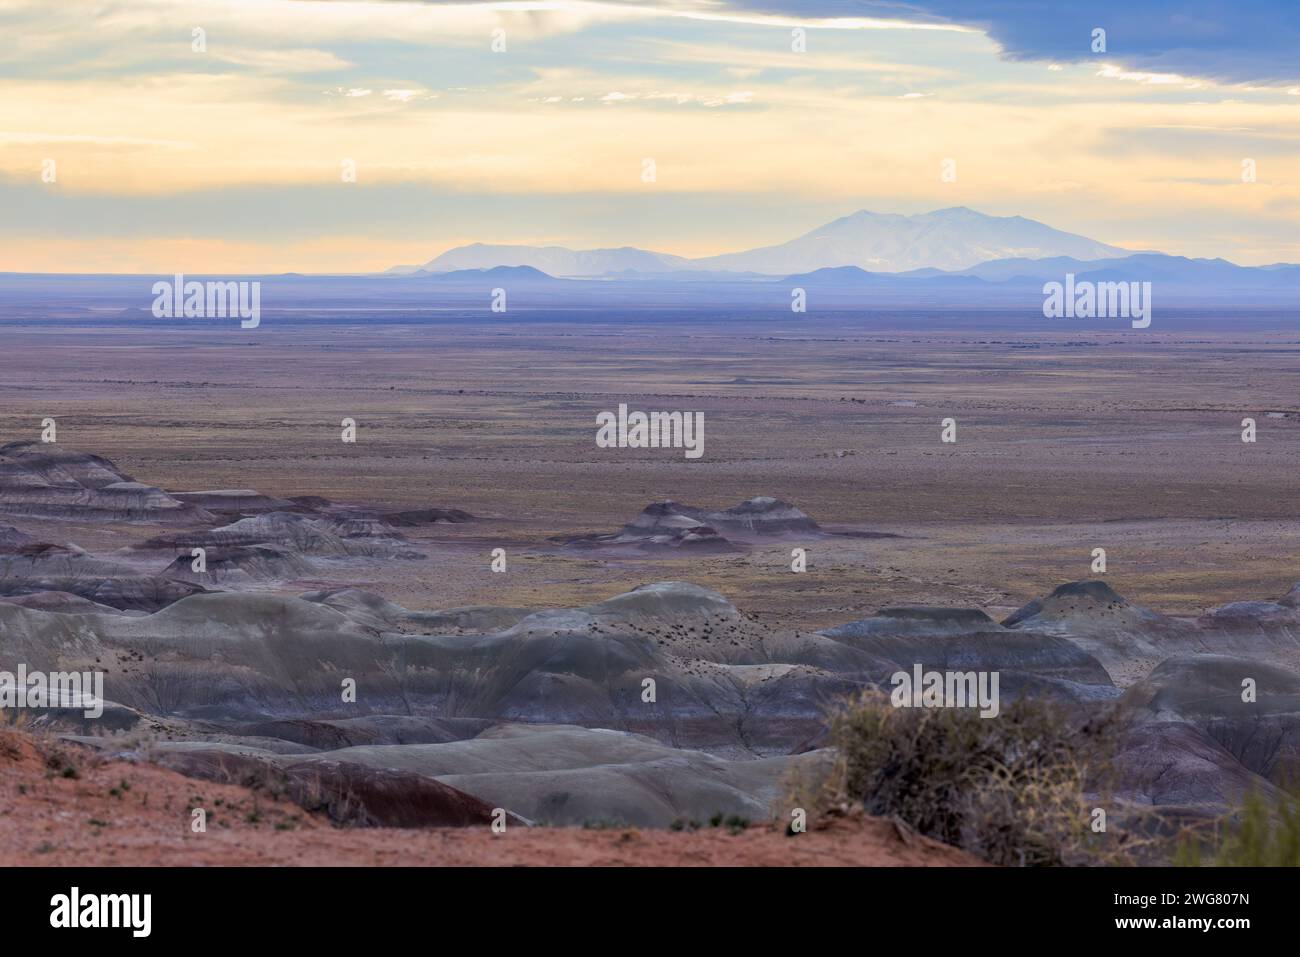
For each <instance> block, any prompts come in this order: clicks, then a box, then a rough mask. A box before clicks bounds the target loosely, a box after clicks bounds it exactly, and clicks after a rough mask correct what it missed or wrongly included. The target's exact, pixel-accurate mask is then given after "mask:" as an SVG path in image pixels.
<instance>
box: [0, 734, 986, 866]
mask: <svg viewBox="0 0 1300 957" xmlns="http://www.w3.org/2000/svg"><path fill="white" fill-rule="evenodd" d="M196 806H201V807H203V808H205V809H206V811H207V831H206V832H205V833H201V834H196V833H193V832H192V831H191V829H190V824H191V809H192V808H194V807H196ZM0 861H3V862H4V863H5V864H6V865H11V866H12V865H27V866H39V865H48V866H57V865H78V866H88V865H89V866H97V865H321V866H335V865H406V866H413V865H433V866H473V865H486V866H519V865H536V866H664V865H688V866H718V865H722V866H810V865H831V866H834V865H840V866H869V867H881V866H945V867H952V866H957V867H960V866H974V865H978V864H979V862H978V861H976V860H975V859H974V858H972V857H970V856H969V855H967V854H965V853H964V852H962V851H959V850H957V849H956V848H952V847H948V846H946V845H944V844H939V843H937V842H935V841H931V840H929V839H927V838H924V837H921V836H919V835H915V834H909V833H907V832H906V831H904V830H902V829H900V828H899V827H896V826H895V825H893V824H891V823H890V822H888V821H884V820H881V819H878V818H868V817H858V818H853V817H847V818H841V819H838V820H835V821H833V822H832V823H831V824H829V825H828V826H825V827H818V828H814V829H812V830H810V831H809V832H808V833H806V834H800V835H797V836H793V837H790V836H786V835H785V834H784V833H783V832H782V831H780V830H778V829H776V828H775V827H768V826H763V827H752V828H749V829H747V830H744V831H740V832H739V833H734V834H733V833H731V832H730V831H728V830H727V829H725V828H713V829H709V830H701V831H695V832H675V831H655V830H639V829H635V828H614V829H603V830H588V829H584V828H571V827H566V828H526V827H518V826H514V827H509V828H508V829H507V831H506V832H505V833H504V834H493V833H492V832H491V830H490V829H489V828H487V827H472V828H428V829H394V828H353V829H345V828H338V827H335V826H333V825H332V824H331V823H330V822H329V821H328V819H326V818H324V817H318V816H314V815H311V814H308V813H307V812H305V811H304V810H303V809H302V808H300V807H298V806H296V805H293V804H289V803H287V802H284V801H276V800H272V799H270V798H268V797H267V796H265V795H261V794H257V793H255V792H253V791H250V790H249V789H247V788H243V787H238V786H235V785H221V784H213V783H211V782H209V781H200V780H196V779H193V778H187V777H184V776H182V775H180V774H177V773H175V772H173V771H168V770H165V769H163V768H158V767H154V766H151V765H148V764H134V763H129V762H124V761H103V760H100V759H99V758H97V757H96V756H95V755H93V754H92V753H90V752H89V751H86V750H85V749H82V748H79V747H76V746H71V745H62V744H57V743H55V742H52V741H50V740H48V739H44V738H37V737H33V736H31V735H28V734H24V733H21V732H15V731H0Z"/></svg>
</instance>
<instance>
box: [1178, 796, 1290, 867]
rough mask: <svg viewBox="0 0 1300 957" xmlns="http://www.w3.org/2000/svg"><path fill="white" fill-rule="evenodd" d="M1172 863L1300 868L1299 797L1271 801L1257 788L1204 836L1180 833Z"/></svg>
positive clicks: (1189, 865) (1187, 865)
mask: <svg viewBox="0 0 1300 957" xmlns="http://www.w3.org/2000/svg"><path fill="white" fill-rule="evenodd" d="M1176 863H1178V864H1181V865H1183V866H1186V867H1200V866H1202V865H1213V866H1216V867H1300V798H1297V797H1296V796H1295V794H1287V795H1284V796H1283V797H1282V798H1281V799H1280V800H1273V799H1270V798H1269V797H1267V796H1265V795H1264V794H1262V793H1260V792H1258V791H1252V792H1251V793H1249V794H1247V795H1246V798H1245V800H1244V801H1243V802H1242V805H1241V807H1240V808H1239V809H1238V810H1237V811H1236V812H1234V813H1233V814H1231V815H1229V816H1228V817H1227V818H1225V819H1224V820H1222V821H1219V822H1216V824H1215V826H1214V828H1213V830H1212V832H1211V833H1210V834H1209V835H1206V834H1205V833H1203V832H1197V831H1195V830H1192V829H1189V830H1188V831H1185V832H1184V833H1183V835H1182V840H1181V841H1180V843H1179V848H1178V855H1177V858H1176Z"/></svg>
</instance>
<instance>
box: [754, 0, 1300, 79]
mask: <svg viewBox="0 0 1300 957" xmlns="http://www.w3.org/2000/svg"><path fill="white" fill-rule="evenodd" d="M731 8H732V9H734V10H737V11H739V10H744V11H748V12H752V13H756V14H780V15H786V16H794V17H806V18H827V17H832V18H833V17H845V18H847V17H882V18H884V17H887V18H890V19H893V20H909V21H913V22H916V23H924V24H929V25H934V24H936V23H948V24H953V25H961V26H965V27H972V28H976V29H979V30H982V31H984V32H985V33H987V34H988V35H989V36H990V37H991V38H992V39H993V40H994V41H996V42H997V43H998V45H999V46H1000V47H1001V49H1002V53H1003V55H1004V56H1006V57H1007V58H1009V59H1013V60H1050V61H1053V62H1079V61H1084V60H1090V59H1093V58H1094V57H1095V56H1096V54H1094V53H1093V52H1092V31H1093V30H1094V29H1095V28H1098V27H1100V28H1101V29H1104V30H1105V31H1106V47H1107V48H1106V57H1107V59H1109V60H1118V61H1119V62H1122V63H1123V64H1124V65H1125V66H1126V67H1127V68H1128V69H1130V70H1133V71H1137V72H1145V73H1175V74H1182V75H1184V76H1195V77H1202V78H1205V79H1211V80H1216V81H1219V82H1223V83H1267V84H1279V85H1292V84H1294V83H1295V82H1296V81H1297V80H1300V56H1298V55H1297V52H1296V51H1297V50H1300V3H1296V2H1295V0H1240V2H1236V3H1224V2H1222V0H1151V2H1144V3H1134V2H1132V0H1090V2H1088V3H1047V2H1044V0H996V2H987V0H912V2H903V3H898V2H887V0H731Z"/></svg>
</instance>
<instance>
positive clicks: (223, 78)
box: [0, 0, 1300, 274]
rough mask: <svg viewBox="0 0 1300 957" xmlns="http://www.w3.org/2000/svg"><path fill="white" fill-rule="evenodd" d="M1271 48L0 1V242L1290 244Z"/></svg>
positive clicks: (263, 245)
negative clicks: (998, 234) (842, 235)
mask: <svg viewBox="0 0 1300 957" xmlns="http://www.w3.org/2000/svg"><path fill="white" fill-rule="evenodd" d="M1077 8H1086V9H1077ZM1098 29H1100V30H1104V31H1105V36H1104V40H1105V49H1104V50H1097V49H1094V47H1095V46H1096V45H1097V41H1096V39H1095V38H1094V35H1095V31H1096V30H1098ZM1297 50H1300V2H1296V0H1279V2H1273V3H1252V2H1248V0H1242V2H1234V3H1225V2H1210V0H1182V2H1162V0H1152V2H1145V3H1144V2H1139V0H1127V2H1114V0H1094V2H1090V3H1088V4H1071V3H1055V2H1047V0H997V2H989V3H982V2H979V0H933V2H929V0H927V2H872V0H674V2H669V3H659V2H652V0H641V2H599V3H593V2H585V0H548V2H531V0H518V2H498V3H437V2H376V0H370V2H362V0H339V2H334V0H221V2H213V0H208V2H195V0H171V2H164V0H132V2H114V0H96V2H84V0H61V2H59V3H50V2H48V0H31V2H29V0H0V271H9V272H144V273H156V272H162V273H171V272H182V271H183V272H192V273H199V272H203V273H214V274H220V273H251V272H268V273H270V272H283V271H297V272H327V273H329V272H367V271H375V270H382V269H385V268H388V267H389V266H393V265H396V264H416V263H423V262H426V261H428V260H429V259H432V258H433V257H434V256H436V255H438V254H439V253H441V252H443V251H445V250H447V249H449V248H452V247H454V246H457V245H460V244H463V243H469V242H494V243H529V244H555V245H564V246H569V247H572V248H595V247H602V246H625V245H630V246H639V247H641V248H646V249H653V250H657V251H660V252H667V253H675V254H678V255H684V256H702V255H712V254H716V253H723V252H732V251H736V250H741V249H747V248H752V247H755V246H761V245H768V244H773V243H779V242H784V241H785V240H788V239H791V238H794V237H795V236H797V235H800V234H802V233H804V232H807V231H809V230H811V229H813V228H815V227H817V226H819V225H821V224H823V223H825V222H827V221H829V220H832V219H835V218H837V217H840V216H843V215H846V214H848V213H851V212H853V211H855V210H858V209H870V210H873V211H877V212H895V213H917V212H925V211H928V210H932V209H938V208H944V207H949V206H969V207H971V208H974V209H978V210H980V211H982V212H986V213H991V214H996V215H1024V216H1028V217H1030V218H1033V219H1038V220H1041V221H1043V222H1046V223H1048V224H1049V225H1051V226H1054V227H1056V228H1058V229H1064V230H1067V231H1069V232H1075V233H1081V234H1083V235H1086V236H1089V237H1091V238H1094V239H1097V240H1100V241H1103V242H1108V243H1113V244H1115V245H1119V246H1123V247H1126V248H1132V249H1158V250H1162V251H1165V252H1169V253H1174V254H1179V255H1186V256H1201V257H1223V258H1226V259H1229V260H1232V261H1234V262H1238V263H1242V264H1246V265H1258V264H1266V263H1272V262H1281V261H1284V262H1300V55H1298V54H1297V52H1296V51H1297ZM647 161H650V163H652V164H653V166H652V169H653V177H650V176H648V174H647V169H648V168H650V164H649V163H648V162H647ZM1249 169H1253V172H1254V175H1253V181H1246V180H1247V179H1250V177H1248V176H1245V175H1244V173H1243V171H1244V170H1249ZM945 174H946V175H945Z"/></svg>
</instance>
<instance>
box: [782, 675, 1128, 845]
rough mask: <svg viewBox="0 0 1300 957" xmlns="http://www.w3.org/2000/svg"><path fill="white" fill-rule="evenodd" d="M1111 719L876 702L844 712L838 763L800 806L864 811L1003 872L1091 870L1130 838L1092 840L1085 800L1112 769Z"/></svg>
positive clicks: (1020, 705)
mask: <svg viewBox="0 0 1300 957" xmlns="http://www.w3.org/2000/svg"><path fill="white" fill-rule="evenodd" d="M1108 728H1109V721H1108V720H1105V719H1103V720H1100V721H1095V722H1091V723H1089V724H1085V725H1082V726H1077V725H1075V724H1074V723H1072V722H1071V721H1069V720H1068V719H1067V717H1066V715H1065V714H1064V713H1063V712H1062V711H1061V710H1060V709H1059V708H1057V707H1054V706H1051V705H1048V704H1046V703H1043V702H1036V701H1018V702H1016V703H1015V704H1013V705H1011V706H1010V707H1007V708H1004V709H1003V711H1002V714H1001V715H1000V716H999V717H997V718H990V719H985V718H981V717H980V716H979V714H978V713H977V712H975V711H974V710H970V709H960V708H935V709H920V708H915V709H914V708H894V707H891V706H890V705H889V703H888V701H887V700H886V699H884V698H883V697H882V696H881V695H880V694H879V693H876V692H868V693H866V694H863V695H862V696H860V697H857V698H855V699H852V700H850V701H848V702H846V703H845V704H844V705H843V706H841V707H840V708H839V709H838V710H836V711H835V712H834V713H833V715H832V717H831V723H830V743H831V745H832V746H833V747H834V748H835V749H836V754H837V757H836V760H835V763H834V765H833V766H832V768H831V770H830V773H829V775H828V776H827V777H826V778H825V780H824V781H823V782H822V784H821V787H820V793H818V794H811V793H810V792H809V786H808V783H807V782H802V783H800V784H799V787H801V789H802V791H803V793H801V794H799V795H798V800H799V801H800V802H801V804H804V803H806V804H807V806H809V807H812V808H820V809H822V810H827V809H833V808H836V807H838V808H841V809H842V808H846V807H848V806H852V805H854V804H856V805H860V806H861V807H862V808H863V809H864V810H866V811H867V812H868V813H871V814H874V815H878V816H882V817H888V818H893V819H895V820H896V821H898V822H901V823H902V824H904V825H906V826H907V827H908V828H910V829H912V830H914V831H917V832H919V833H920V834H923V835H926V836H927V837H932V838H935V839H936V840H940V841H943V842H944V843H947V844H952V845H955V846H957V847H961V848H964V849H965V850H967V851H970V852H971V853H973V854H975V855H977V856H979V857H982V858H984V859H985V860H987V861H990V862H992V863H995V864H1000V865H1009V866H1022V867H1023V866H1043V865H1054V864H1069V863H1087V862H1090V861H1094V860H1096V859H1097V858H1098V856H1099V855H1105V854H1113V853H1114V849H1115V848H1116V847H1118V846H1120V845H1121V844H1122V840H1121V839H1120V837H1119V836H1118V835H1117V834H1116V833H1115V829H1114V828H1113V827H1112V829H1111V834H1110V840H1108V841H1104V842H1103V840H1102V838H1103V836H1102V835H1094V834H1093V833H1092V832H1091V829H1090V827H1089V813H1088V808H1087V806H1086V805H1085V802H1084V799H1083V794H1084V788H1085V781H1086V779H1087V777H1088V776H1089V774H1090V773H1092V772H1095V771H1096V770H1097V766H1098V765H1099V764H1104V763H1105V757H1106V748H1105V744H1104V743H1105V741H1106V739H1107V737H1108V735H1107V734H1106V733H1105V732H1106V731H1107V730H1108Z"/></svg>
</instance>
